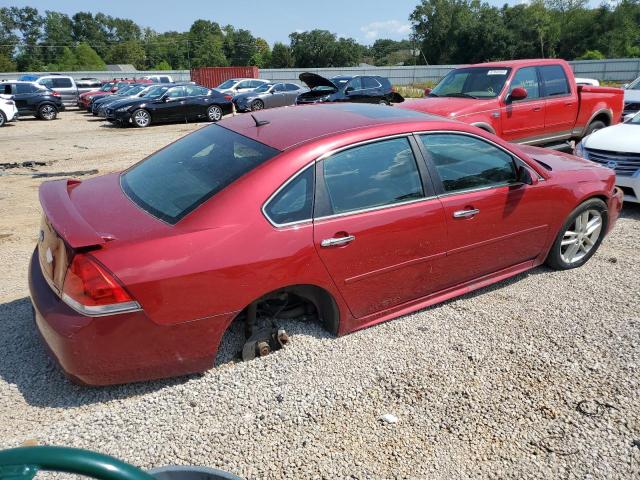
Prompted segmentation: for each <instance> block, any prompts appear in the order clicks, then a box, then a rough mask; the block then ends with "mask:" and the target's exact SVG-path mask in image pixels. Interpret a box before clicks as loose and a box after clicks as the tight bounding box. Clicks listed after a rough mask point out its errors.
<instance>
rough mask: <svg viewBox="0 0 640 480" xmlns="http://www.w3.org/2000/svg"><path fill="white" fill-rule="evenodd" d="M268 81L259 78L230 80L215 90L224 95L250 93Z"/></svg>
mask: <svg viewBox="0 0 640 480" xmlns="http://www.w3.org/2000/svg"><path fill="white" fill-rule="evenodd" d="M265 83H270V82H269V80H261V79H259V78H232V79H230V80H226V81H224V82H222V83H221V84H220V85H218V86H217V87H216V88H215V90H217V91H218V92H220V93H222V94H225V95H231V96H233V95H238V94H239V93H245V92H250V91H252V90H255V89H256V88H258V87H259V86H261V85H264V84H265Z"/></svg>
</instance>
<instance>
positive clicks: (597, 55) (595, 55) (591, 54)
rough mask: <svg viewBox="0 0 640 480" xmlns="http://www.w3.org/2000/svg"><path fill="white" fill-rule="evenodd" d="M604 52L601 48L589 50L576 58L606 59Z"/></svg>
mask: <svg viewBox="0 0 640 480" xmlns="http://www.w3.org/2000/svg"><path fill="white" fill-rule="evenodd" d="M605 58H607V57H605V56H604V54H603V53H602V52H601V51H600V50H587V51H586V52H584V53H583V54H582V55H580V56H579V57H577V58H576V60H604V59H605Z"/></svg>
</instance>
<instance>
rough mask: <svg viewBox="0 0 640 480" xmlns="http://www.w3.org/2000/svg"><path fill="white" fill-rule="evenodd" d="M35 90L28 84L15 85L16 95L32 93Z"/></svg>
mask: <svg viewBox="0 0 640 480" xmlns="http://www.w3.org/2000/svg"><path fill="white" fill-rule="evenodd" d="M35 91H36V89H35V87H34V86H33V85H31V84H30V83H17V84H16V93H33V92H35Z"/></svg>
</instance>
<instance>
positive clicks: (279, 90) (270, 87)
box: [233, 83, 308, 112]
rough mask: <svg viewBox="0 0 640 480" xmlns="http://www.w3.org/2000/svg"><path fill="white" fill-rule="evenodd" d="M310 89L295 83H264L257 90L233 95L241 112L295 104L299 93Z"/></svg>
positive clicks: (234, 101)
mask: <svg viewBox="0 0 640 480" xmlns="http://www.w3.org/2000/svg"><path fill="white" fill-rule="evenodd" d="M306 91H308V89H306V88H303V87H301V86H300V85H297V84H295V83H264V84H262V85H260V86H259V87H258V88H256V89H255V90H252V91H251V92H246V93H240V94H238V95H236V96H235V97H233V103H235V105H236V109H237V110H238V111H240V112H248V111H255V110H262V109H265V108H272V107H284V106H287V105H295V104H296V99H297V98H298V95H300V94H301V93H304V92H306Z"/></svg>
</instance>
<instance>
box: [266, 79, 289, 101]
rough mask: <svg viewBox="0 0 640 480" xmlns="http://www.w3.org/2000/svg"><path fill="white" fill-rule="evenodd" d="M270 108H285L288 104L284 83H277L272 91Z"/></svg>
mask: <svg viewBox="0 0 640 480" xmlns="http://www.w3.org/2000/svg"><path fill="white" fill-rule="evenodd" d="M267 100H269V106H270V107H283V106H285V105H286V104H287V97H286V95H285V86H284V83H276V84H275V85H274V86H273V88H272V89H271V96H270V97H269V98H267Z"/></svg>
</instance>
